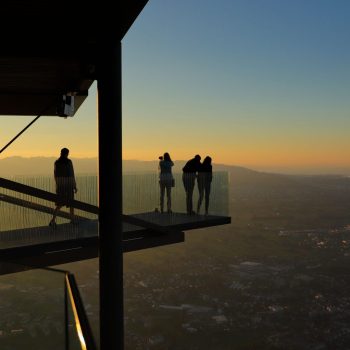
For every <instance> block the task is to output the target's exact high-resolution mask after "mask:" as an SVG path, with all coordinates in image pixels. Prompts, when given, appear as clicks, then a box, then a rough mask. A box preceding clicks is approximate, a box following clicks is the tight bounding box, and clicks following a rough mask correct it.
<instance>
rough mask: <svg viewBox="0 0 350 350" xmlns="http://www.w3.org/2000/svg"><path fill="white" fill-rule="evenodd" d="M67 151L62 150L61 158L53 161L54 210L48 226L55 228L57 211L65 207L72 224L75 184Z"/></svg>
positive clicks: (65, 149)
mask: <svg viewBox="0 0 350 350" xmlns="http://www.w3.org/2000/svg"><path fill="white" fill-rule="evenodd" d="M68 154H69V149H68V148H62V149H61V156H60V157H59V158H58V159H57V160H56V161H55V165H54V176H55V182H56V194H57V200H56V208H55V210H54V212H53V216H52V219H51V221H50V224H49V225H50V226H52V227H55V226H56V216H57V213H58V211H59V210H60V209H61V208H62V207H63V206H66V207H67V208H68V207H69V208H70V217H71V223H74V208H73V206H72V202H73V200H74V193H77V191H78V190H77V185H76V182H75V176H74V168H73V163H72V161H71V160H70V159H68Z"/></svg>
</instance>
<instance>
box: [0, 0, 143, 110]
mask: <svg viewBox="0 0 350 350" xmlns="http://www.w3.org/2000/svg"><path fill="white" fill-rule="evenodd" d="M147 1H148V0H122V1H118V2H113V1H111V0H109V1H105V0H100V1H98V2H92V4H91V3H90V2H86V1H81V0H79V1H72V0H71V1H67V0H60V1H56V0H54V1H42V0H27V1H23V0H22V1H20V0H6V1H3V2H2V4H1V10H2V14H3V16H2V20H1V22H0V33H1V34H0V35H1V46H0V115H14V116H15V115H39V114H42V115H52V116H57V115H59V114H60V112H59V109H58V108H59V106H60V104H61V102H62V99H63V96H65V95H67V94H68V95H73V96H74V104H75V106H74V113H75V112H76V111H77V109H78V108H79V106H80V105H81V104H82V103H83V101H84V100H85V98H86V97H87V96H88V90H89V88H90V86H91V84H92V83H93V81H94V80H96V79H97V75H98V71H97V70H96V63H97V60H98V59H99V53H100V52H103V51H104V49H105V48H106V47H108V46H113V45H114V44H116V43H119V42H120V41H121V40H122V39H123V37H124V35H125V34H126V33H127V31H128V29H129V28H130V26H131V25H132V23H133V22H134V21H135V19H136V17H137V16H138V15H139V14H140V12H141V11H142V9H143V8H144V6H145V5H146V3H147ZM74 113H73V114H74Z"/></svg>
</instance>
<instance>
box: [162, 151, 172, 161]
mask: <svg viewBox="0 0 350 350" xmlns="http://www.w3.org/2000/svg"><path fill="white" fill-rule="evenodd" d="M163 157H164V160H167V161H169V162H171V158H170V154H169V153H168V152H165V153H164V155H163Z"/></svg>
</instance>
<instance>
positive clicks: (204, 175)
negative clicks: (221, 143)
mask: <svg viewBox="0 0 350 350" xmlns="http://www.w3.org/2000/svg"><path fill="white" fill-rule="evenodd" d="M212 169H213V167H212V165H211V158H210V157H205V158H204V160H203V163H202V164H201V165H200V167H199V170H198V176H197V184H198V191H199V198H198V205H197V213H198V214H199V211H200V208H201V205H202V201H203V197H204V194H205V215H208V209H209V197H210V187H211V181H212V179H213V170H212Z"/></svg>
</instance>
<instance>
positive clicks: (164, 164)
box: [159, 152, 213, 215]
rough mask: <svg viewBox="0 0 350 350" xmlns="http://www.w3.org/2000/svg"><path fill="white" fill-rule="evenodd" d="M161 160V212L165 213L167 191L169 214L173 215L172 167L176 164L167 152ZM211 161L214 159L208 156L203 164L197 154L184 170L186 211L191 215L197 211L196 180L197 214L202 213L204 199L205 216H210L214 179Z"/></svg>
mask: <svg viewBox="0 0 350 350" xmlns="http://www.w3.org/2000/svg"><path fill="white" fill-rule="evenodd" d="M159 159H160V161H159V169H160V174H159V186H160V211H161V212H163V211H164V197H165V191H166V194H167V212H168V213H171V212H172V211H171V188H172V187H173V186H174V178H173V174H172V167H173V166H174V162H173V161H172V160H171V158H170V155H169V153H167V152H166V153H164V156H163V157H159ZM211 161H212V159H211V158H210V157H209V156H207V157H205V159H204V161H203V162H202V163H201V156H200V155H199V154H197V155H195V157H194V158H192V159H190V160H189V161H188V162H187V163H186V164H185V166H184V167H183V168H182V171H183V174H182V182H183V185H184V188H185V192H186V211H187V214H189V215H193V214H195V211H194V210H193V191H194V188H195V184H196V179H197V186H198V192H199V198H198V203H197V213H198V214H199V213H200V208H201V205H202V202H203V198H205V214H206V215H208V210H209V197H210V188H211V182H212V179H213V171H212V164H211Z"/></svg>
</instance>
